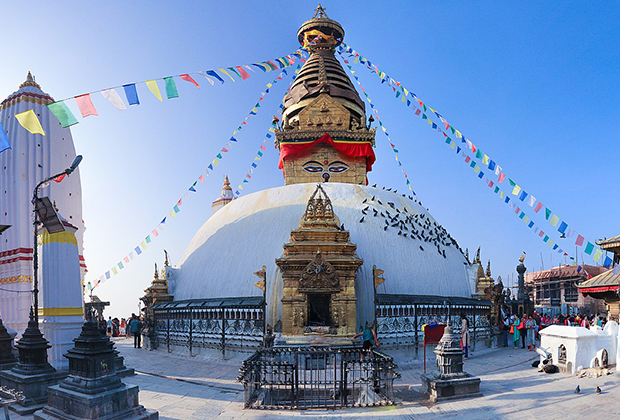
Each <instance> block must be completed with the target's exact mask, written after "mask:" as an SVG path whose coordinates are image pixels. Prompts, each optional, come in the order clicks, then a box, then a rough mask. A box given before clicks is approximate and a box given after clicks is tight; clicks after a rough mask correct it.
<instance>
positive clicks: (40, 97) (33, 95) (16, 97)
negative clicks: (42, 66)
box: [0, 72, 54, 110]
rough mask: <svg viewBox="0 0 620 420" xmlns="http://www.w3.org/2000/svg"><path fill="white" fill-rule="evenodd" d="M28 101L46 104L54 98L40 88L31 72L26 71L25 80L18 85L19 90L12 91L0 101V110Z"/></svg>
mask: <svg viewBox="0 0 620 420" xmlns="http://www.w3.org/2000/svg"><path fill="white" fill-rule="evenodd" d="M22 101H23V102H30V103H34V104H41V105H48V104H50V103H52V102H54V99H53V98H52V97H51V96H50V95H48V94H47V93H45V92H43V91H42V90H41V86H39V84H38V83H37V82H36V81H35V79H34V76H33V75H32V73H30V72H28V75H27V76H26V80H25V81H24V82H23V83H22V84H21V85H19V90H17V92H13V93H12V94H11V95H9V97H8V98H6V99H5V100H4V101H2V102H1V103H0V110H3V109H5V108H8V107H10V106H12V105H15V104H17V103H19V102H22Z"/></svg>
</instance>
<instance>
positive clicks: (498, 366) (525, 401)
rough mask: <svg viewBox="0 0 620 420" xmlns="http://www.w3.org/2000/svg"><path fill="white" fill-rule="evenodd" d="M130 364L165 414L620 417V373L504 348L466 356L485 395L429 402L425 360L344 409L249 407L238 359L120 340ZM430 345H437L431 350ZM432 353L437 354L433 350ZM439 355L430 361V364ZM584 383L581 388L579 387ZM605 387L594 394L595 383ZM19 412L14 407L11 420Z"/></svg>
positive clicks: (144, 399) (143, 393)
mask: <svg viewBox="0 0 620 420" xmlns="http://www.w3.org/2000/svg"><path fill="white" fill-rule="evenodd" d="M115 343H116V347H117V349H118V350H120V352H121V354H122V355H123V356H124V357H125V364H126V365H127V366H129V367H133V368H135V369H136V371H137V372H138V373H137V375H136V376H133V377H129V378H125V379H124V381H125V382H126V383H127V384H131V385H138V386H139V387H140V402H141V404H143V405H144V406H145V407H147V408H150V409H154V410H158V411H159V414H160V419H162V420H173V419H174V420H177V419H178V420H201V419H214V418H217V419H252V420H253V419H285V418H293V417H295V418H311V419H330V420H332V419H341V418H347V419H354V418H359V417H367V418H371V417H372V418H373V419H376V420H382V419H393V418H399V419H427V418H431V417H432V418H459V419H534V418H535V419H539V420H542V419H545V420H546V419H564V420H565V419H577V418H586V417H588V418H596V419H607V418H608V419H612V418H619V417H620V406H618V404H617V401H618V399H619V398H620V388H619V387H618V385H620V378H619V377H618V375H616V374H612V375H609V376H605V377H599V378H582V379H580V378H577V377H575V376H569V375H565V374H554V375H548V374H543V373H538V372H537V370H536V369H535V368H532V367H531V363H532V361H533V360H535V359H536V357H535V356H536V355H535V353H533V352H527V351H525V350H513V349H511V348H502V349H498V350H484V351H480V352H476V353H474V354H473V356H472V357H471V358H470V359H469V360H467V361H465V370H466V371H467V372H469V373H472V374H474V375H478V376H479V377H480V378H481V380H482V383H481V386H480V389H481V391H482V393H483V397H481V398H475V399H467V400H456V401H452V402H444V403H439V404H430V403H428V402H427V401H426V400H425V399H424V398H423V397H422V396H421V395H420V394H419V393H418V390H419V387H420V379H419V377H420V373H421V371H422V364H421V362H420V361H417V362H413V363H409V364H402V363H401V364H399V372H400V373H401V374H402V378H401V379H399V380H397V381H395V389H396V394H397V399H398V405H397V406H395V407H371V408H355V409H341V410H305V411H272V410H244V409H243V388H242V386H241V385H240V384H239V383H237V381H236V377H237V375H238V369H239V365H240V361H239V360H230V361H225V362H222V361H218V360H206V359H204V358H200V357H194V358H186V357H179V356H176V355H172V354H168V353H166V352H165V351H148V350H144V349H134V348H133V344H132V341H130V340H128V339H115ZM429 350H430V349H429ZM429 354H432V353H430V352H429ZM431 364H432V361H431V360H429V365H431ZM577 385H580V387H581V390H582V392H581V394H580V395H575V394H574V393H573V390H574V389H575V387H576V386H577ZM597 386H599V387H601V389H602V390H603V393H602V394H601V395H597V394H596V393H595V389H596V387H597ZM18 418H32V417H31V416H30V417H19V416H17V415H16V414H14V413H11V419H18Z"/></svg>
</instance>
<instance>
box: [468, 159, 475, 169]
mask: <svg viewBox="0 0 620 420" xmlns="http://www.w3.org/2000/svg"><path fill="white" fill-rule="evenodd" d="M469 166H470V167H472V168H473V167H474V166H476V162H474V161H473V160H472V161H471V163H470V164H469Z"/></svg>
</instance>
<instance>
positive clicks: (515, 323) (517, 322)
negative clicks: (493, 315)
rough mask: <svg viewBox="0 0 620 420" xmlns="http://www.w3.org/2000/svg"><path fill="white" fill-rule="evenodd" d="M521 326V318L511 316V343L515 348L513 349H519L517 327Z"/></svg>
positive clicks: (519, 339) (519, 338) (519, 337)
mask: <svg viewBox="0 0 620 420" xmlns="http://www.w3.org/2000/svg"><path fill="white" fill-rule="evenodd" d="M520 326H521V318H519V317H518V316H516V315H513V316H512V328H511V330H512V342H513V344H514V346H515V349H518V348H519V341H521V332H520V331H519V327H520Z"/></svg>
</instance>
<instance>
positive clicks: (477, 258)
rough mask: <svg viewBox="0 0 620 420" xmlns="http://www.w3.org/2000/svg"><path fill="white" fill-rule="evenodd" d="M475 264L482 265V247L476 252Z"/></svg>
mask: <svg viewBox="0 0 620 420" xmlns="http://www.w3.org/2000/svg"><path fill="white" fill-rule="evenodd" d="M474 263H478V264H480V263H481V261H480V247H478V251H476V259H475V260H474Z"/></svg>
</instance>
